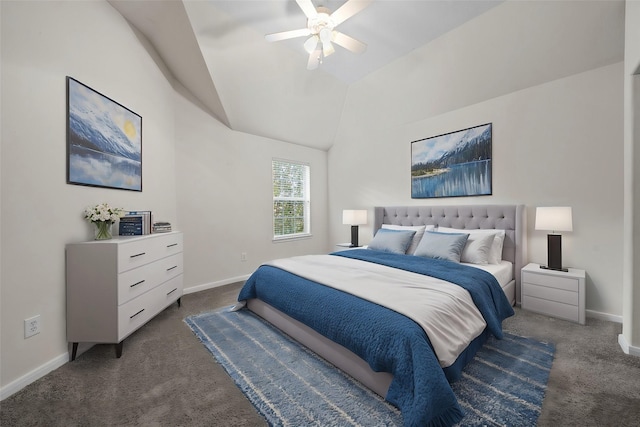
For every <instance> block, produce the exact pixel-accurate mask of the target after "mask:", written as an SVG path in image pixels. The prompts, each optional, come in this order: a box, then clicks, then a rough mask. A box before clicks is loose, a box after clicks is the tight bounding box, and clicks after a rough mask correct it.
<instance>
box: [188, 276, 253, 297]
mask: <svg viewBox="0 0 640 427" xmlns="http://www.w3.org/2000/svg"><path fill="white" fill-rule="evenodd" d="M249 276H250V274H247V275H246V276H238V277H231V278H229V279H224V280H220V281H218V282H211V283H205V284H202V285H197V286H191V287H189V288H185V289H183V290H182V293H183V294H184V295H186V294H193V293H195V292H200V291H206V290H207V289H213V288H217V287H218V286H224V285H230V284H231V283H236V282H245V281H246V280H247V279H248V278H249Z"/></svg>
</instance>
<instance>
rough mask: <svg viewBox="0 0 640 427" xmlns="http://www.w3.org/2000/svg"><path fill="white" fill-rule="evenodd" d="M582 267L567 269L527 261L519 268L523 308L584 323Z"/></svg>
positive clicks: (583, 275)
mask: <svg viewBox="0 0 640 427" xmlns="http://www.w3.org/2000/svg"><path fill="white" fill-rule="evenodd" d="M585 277H586V273H585V271H584V270H580V269H577V268H570V269H569V271H568V272H564V271H555V270H547V269H543V268H540V264H534V263H531V264H528V265H527V266H526V267H524V268H523V269H522V281H521V283H522V308H523V309H525V310H529V311H535V312H537V313H542V314H547V315H549V316H552V317H557V318H560V319H565V320H570V321H572V322H577V323H580V324H581V325H584V324H585Z"/></svg>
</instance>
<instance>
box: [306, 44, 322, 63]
mask: <svg viewBox="0 0 640 427" xmlns="http://www.w3.org/2000/svg"><path fill="white" fill-rule="evenodd" d="M321 58H322V49H321V48H320V43H318V46H317V47H316V50H314V51H313V52H311V53H310V54H309V61H307V70H315V69H316V68H318V65H320V59H321Z"/></svg>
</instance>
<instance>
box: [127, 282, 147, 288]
mask: <svg viewBox="0 0 640 427" xmlns="http://www.w3.org/2000/svg"><path fill="white" fill-rule="evenodd" d="M142 283H144V280H140V281H139V282H138V283H134V284H133V285H131V286H129V287H130V288H133V287H134V286H138V285H140V284H142Z"/></svg>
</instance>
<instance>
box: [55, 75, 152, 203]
mask: <svg viewBox="0 0 640 427" xmlns="http://www.w3.org/2000/svg"><path fill="white" fill-rule="evenodd" d="M67 183H68V184H77V185H89V186H94V187H107V188H117V189H121V190H131V191H142V117H140V116H139V115H137V114H136V113H134V112H133V111H131V110H129V109H128V108H126V107H124V106H122V105H120V104H119V103H117V102H116V101H114V100H112V99H110V98H107V97H106V96H104V95H102V94H101V93H98V92H96V91H95V90H93V89H91V88H90V87H89V86H86V85H84V84H82V83H80V82H79V81H77V80H75V79H73V78H71V77H67Z"/></svg>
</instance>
